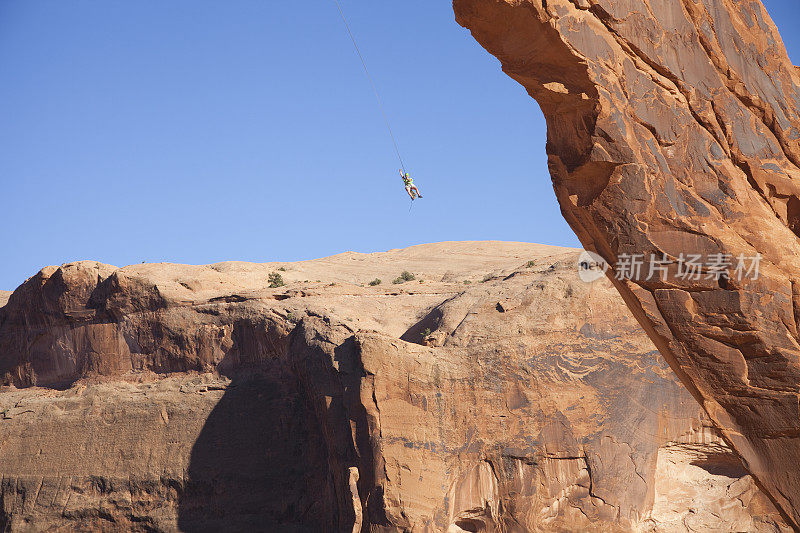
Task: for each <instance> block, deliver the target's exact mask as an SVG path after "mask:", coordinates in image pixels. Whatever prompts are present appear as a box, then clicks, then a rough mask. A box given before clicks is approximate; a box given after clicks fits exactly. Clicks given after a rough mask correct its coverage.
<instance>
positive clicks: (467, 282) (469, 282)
mask: <svg viewBox="0 0 800 533" xmlns="http://www.w3.org/2000/svg"><path fill="white" fill-rule="evenodd" d="M464 285H472V282H471V281H470V280H468V279H465V280H464Z"/></svg>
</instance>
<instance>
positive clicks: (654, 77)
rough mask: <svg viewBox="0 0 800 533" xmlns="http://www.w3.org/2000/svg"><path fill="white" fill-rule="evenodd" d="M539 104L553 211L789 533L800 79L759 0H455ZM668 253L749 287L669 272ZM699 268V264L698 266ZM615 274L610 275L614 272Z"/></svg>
mask: <svg viewBox="0 0 800 533" xmlns="http://www.w3.org/2000/svg"><path fill="white" fill-rule="evenodd" d="M454 8H455V14H456V19H457V21H458V22H459V23H460V24H462V25H463V26H465V27H467V28H469V30H470V31H471V32H472V35H473V36H474V37H475V38H476V39H477V40H478V42H480V43H481V44H482V45H483V46H484V47H485V48H486V49H487V50H488V51H489V52H491V53H492V54H493V55H495V56H496V57H497V58H499V60H500V62H501V64H502V68H503V70H504V71H505V72H506V73H507V74H508V75H509V76H510V77H511V78H513V79H514V80H516V81H518V82H519V83H520V84H522V85H523V86H524V87H525V89H527V91H528V92H529V94H530V95H531V96H532V97H533V98H535V99H536V100H537V101H538V103H539V105H540V106H541V109H542V111H543V112H544V115H545V118H546V120H547V125H548V141H547V147H546V150H547V153H548V156H549V166H550V172H551V175H552V179H553V184H554V187H555V191H556V195H557V197H558V201H559V203H560V204H561V209H562V212H563V214H564V216H565V217H566V219H567V221H568V222H569V223H570V225H571V226H572V228H573V229H574V230H575V232H576V233H577V235H578V237H579V238H580V239H581V242H582V243H583V244H584V246H585V247H586V248H587V249H589V250H593V251H596V252H597V253H599V254H600V255H602V256H603V257H604V258H605V259H606V261H608V262H609V263H610V264H611V265H614V266H616V265H618V261H619V260H620V259H621V258H624V257H625V255H626V254H644V256H645V257H646V258H649V257H657V258H659V259H663V258H666V259H667V261H668V262H670V263H671V264H670V266H669V272H668V275H667V276H666V278H660V277H659V276H655V277H654V278H653V279H652V280H650V281H648V280H647V279H645V278H646V277H645V276H639V277H638V279H624V280H620V281H615V284H616V286H617V288H618V289H619V291H620V293H621V294H622V296H623V298H624V299H625V301H626V303H627V304H628V307H629V308H630V309H631V310H632V311H633V313H634V315H635V316H636V318H637V319H638V320H639V322H640V323H641V324H642V325H643V326H644V328H645V330H646V331H647V333H648V334H649V336H650V338H651V339H652V340H653V342H654V343H655V345H656V346H657V347H658V348H659V350H660V351H661V353H662V354H663V355H664V357H665V359H666V360H667V361H668V363H669V365H670V366H671V367H672V369H673V370H674V371H675V373H676V374H677V375H678V376H679V378H680V380H681V381H682V382H683V383H684V384H685V385H686V387H687V389H688V390H689V391H690V392H691V393H692V394H693V395H694V397H695V398H697V400H698V401H699V402H701V404H702V406H703V408H704V409H705V411H706V412H707V413H708V415H709V416H710V418H711V420H712V421H713V423H714V425H715V426H716V427H717V428H718V429H719V430H720V431H721V433H722V435H723V438H724V440H725V441H726V442H727V443H728V444H729V445H731V446H732V447H733V449H735V450H736V452H737V453H738V455H739V456H740V457H741V458H742V460H743V461H744V464H745V465H746V467H747V469H748V470H749V471H750V472H751V473H752V474H753V475H754V476H755V477H756V478H757V479H758V481H759V482H760V484H761V485H762V486H763V487H764V488H765V489H766V491H767V492H768V493H769V495H770V496H771V498H772V499H773V500H774V501H775V502H776V503H777V504H778V505H779V506H780V508H781V509H782V510H783V511H784V512H785V513H786V515H787V516H788V517H789V519H790V520H791V522H792V524H793V525H794V527H796V528H797V527H798V526H799V525H800V461H798V460H797V458H798V457H800V408H799V407H798V386H799V384H800V367H798V356H800V346H799V345H798V336H799V333H798V332H799V330H800V326H799V325H798V324H799V322H798V319H800V262H799V261H798V257H800V241H798V235H799V234H800V170H799V169H798V164H800V119H799V118H798V108H799V107H800V71H799V70H798V69H797V68H795V67H794V66H793V65H792V63H791V62H790V61H789V58H788V57H787V54H786V50H785V47H784V45H783V43H782V41H781V38H780V35H779V34H778V31H777V30H776V28H775V25H774V24H773V22H772V20H771V19H770V17H769V15H768V14H767V12H766V10H765V9H764V6H763V5H762V4H761V2H760V1H758V0H747V1H743V0H658V1H654V0H653V1H646V0H455V1H454ZM681 254H687V256H688V254H700V255H702V256H703V258H704V259H705V258H708V257H713V256H714V254H723V257H724V256H726V255H728V256H730V258H738V257H739V256H740V254H741V255H743V256H744V257H755V256H756V255H757V254H760V255H761V257H762V261H761V264H760V276H759V277H758V279H753V278H754V276H744V277H743V279H739V276H738V275H736V274H735V267H733V266H732V267H731V268H724V269H723V270H725V271H726V272H725V275H723V276H713V275H712V276H710V278H709V274H713V271H709V269H706V270H705V271H704V272H703V273H702V276H701V279H692V277H689V278H684V279H681V278H679V277H678V276H677V275H676V274H677V273H678V268H679V260H680V258H681ZM711 262H712V263H713V260H712V261H711ZM610 274H611V276H612V277H614V276H615V275H618V274H621V272H620V271H617V272H616V273H615V271H614V270H613V269H612V270H611V271H610Z"/></svg>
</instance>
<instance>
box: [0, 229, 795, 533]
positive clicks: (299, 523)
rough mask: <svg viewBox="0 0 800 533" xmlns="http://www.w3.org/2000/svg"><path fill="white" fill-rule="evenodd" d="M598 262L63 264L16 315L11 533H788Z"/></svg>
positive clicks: (405, 254) (4, 393)
mask: <svg viewBox="0 0 800 533" xmlns="http://www.w3.org/2000/svg"><path fill="white" fill-rule="evenodd" d="M576 261H577V252H576V251H574V250H569V249H563V248H554V247H546V246H537V245H526V244H513V243H442V244H438V245H425V246H419V247H414V248H410V249H407V250H396V251H392V252H387V253H384V254H371V255H364V254H352V253H348V254H342V255H340V256H335V257H332V258H327V259H322V260H317V261H309V262H304V263H286V264H266V265H254V264H247V263H223V264H218V265H211V266H206V267H192V266H183V265H168V264H161V265H135V266H130V267H125V268H121V269H117V268H115V267H111V266H108V265H102V264H98V263H93V262H82V263H74V264H70V265H65V266H63V267H58V268H57V267H49V268H46V269H44V270H42V271H41V272H40V273H39V274H37V275H36V276H34V277H32V278H31V279H30V280H28V281H27V282H26V283H25V284H23V285H22V286H21V287H20V288H19V289H18V290H17V291H15V293H14V294H13V296H12V297H11V299H10V300H9V302H8V304H7V305H6V306H5V307H3V308H2V309H0V369H1V370H0V372H1V373H2V375H3V376H4V377H3V381H4V383H5V386H4V387H3V388H2V390H0V413H2V416H1V417H0V476H2V477H1V479H2V481H0V529H2V530H7V529H9V530H12V531H42V530H48V531H75V530H81V531H85V530H103V531H108V530H118V531H128V530H131V531H176V530H181V531H314V532H318V531H359V530H361V531H373V532H380V531H385V532H399V531H415V532H422V531H442V532H448V533H457V532H461V531H470V532H476V531H484V532H495V531H498V532H499V531H519V532H522V531H565V530H566V531H576V530H580V531H764V532H774V531H788V530H789V528H788V527H787V526H786V524H785V522H784V521H783V519H782V518H781V516H780V515H779V514H778V512H777V511H776V509H775V507H774V506H773V505H772V503H771V502H770V500H768V499H767V498H766V497H765V495H764V494H763V492H761V491H760V490H759V488H758V487H757V486H756V484H755V482H754V480H753V478H752V477H751V476H750V475H749V474H748V473H747V472H746V470H745V469H744V467H743V465H742V463H741V462H740V461H739V459H738V458H737V456H736V455H735V454H734V453H733V452H732V451H731V449H730V448H728V447H727V446H726V444H725V443H724V442H723V441H722V440H721V438H720V437H719V435H718V434H717V432H716V430H714V429H713V428H712V427H711V426H710V422H709V421H708V420H707V418H706V417H705V415H704V414H703V412H702V410H701V409H700V407H699V405H698V404H697V402H696V401H695V400H694V399H693V398H692V397H691V395H690V394H689V393H688V392H686V390H685V388H684V387H683V386H682V385H681V384H680V382H679V381H678V380H677V379H676V378H675V377H674V374H673V372H672V371H671V370H670V369H669V367H668V366H667V365H666V364H665V363H664V362H662V359H661V357H660V356H659V354H658V352H657V351H656V350H655V347H654V346H653V345H652V343H651V342H650V341H649V339H648V338H647V337H646V335H645V334H644V333H642V332H641V330H640V327H639V325H638V324H637V323H636V321H635V320H634V318H633V317H632V316H631V314H630V313H629V312H628V310H627V309H626V308H625V305H624V304H623V302H622V301H621V300H620V299H619V296H618V295H617V294H616V292H615V291H614V289H613V287H612V285H611V284H610V283H609V282H608V281H607V280H606V279H605V278H603V279H601V280H599V281H597V282H595V283H590V284H587V283H583V282H581V281H579V280H578V277H577V275H576V272H577V271H576ZM279 269H282V270H279ZM403 270H409V271H411V272H413V273H414V274H416V277H417V279H416V280H414V281H410V282H407V283H402V284H392V283H391V280H392V279H393V278H395V277H397V276H398V274H400V273H401V272H402V271H403ZM271 273H278V274H280V275H281V276H282V277H283V280H284V281H285V282H286V285H285V286H281V287H275V288H267V284H268V279H269V274H271ZM375 278H381V279H383V280H384V281H383V283H382V284H380V285H377V286H369V285H368V282H369V281H371V280H373V279H375Z"/></svg>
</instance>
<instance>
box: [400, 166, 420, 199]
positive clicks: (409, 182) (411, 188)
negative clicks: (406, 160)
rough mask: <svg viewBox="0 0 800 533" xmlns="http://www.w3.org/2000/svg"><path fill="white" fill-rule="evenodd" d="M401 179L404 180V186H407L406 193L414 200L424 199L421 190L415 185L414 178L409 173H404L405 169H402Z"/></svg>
mask: <svg viewBox="0 0 800 533" xmlns="http://www.w3.org/2000/svg"><path fill="white" fill-rule="evenodd" d="M400 177H401V178H403V184H404V185H405V186H406V192H407V193H408V195H409V196H410V197H411V199H412V200H415V199H417V198H422V195H421V194H420V193H419V189H417V186H416V185H414V178H412V177H411V175H409V174H408V172H403V169H400ZM415 195H416V196H415Z"/></svg>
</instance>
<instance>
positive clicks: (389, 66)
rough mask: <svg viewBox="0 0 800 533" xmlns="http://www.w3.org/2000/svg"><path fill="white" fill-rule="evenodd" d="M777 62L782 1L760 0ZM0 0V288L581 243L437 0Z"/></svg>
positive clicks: (539, 129)
mask: <svg viewBox="0 0 800 533" xmlns="http://www.w3.org/2000/svg"><path fill="white" fill-rule="evenodd" d="M766 4H767V7H768V8H769V9H770V12H771V13H772V15H773V17H774V18H775V19H776V22H777V23H778V25H779V27H781V29H782V30H783V36H784V40H785V41H786V44H787V46H788V47H789V51H790V55H791V56H792V57H793V58H794V59H795V63H798V62H800V34H798V33H797V32H796V30H795V26H796V24H797V22H798V21H800V2H797V1H796V0H768V1H767V2H766ZM342 5H343V7H344V9H345V11H346V13H347V15H348V17H349V19H350V23H351V26H352V28H353V31H354V32H355V34H356V37H357V39H358V40H359V45H360V46H361V48H362V51H363V52H364V55H365V57H366V60H367V62H368V64H369V67H370V70H371V72H372V75H373V77H374V79H375V82H376V84H377V85H378V87H379V90H380V91H381V95H382V97H383V100H384V104H385V107H386V111H387V113H388V115H389V118H390V120H391V122H392V126H393V128H394V130H395V134H396V136H397V138H398V142H399V144H400V149H401V152H402V154H403V157H404V159H405V161H406V165H407V167H408V168H409V170H410V171H411V172H412V173H413V175H414V176H415V181H416V182H417V183H418V185H419V186H420V187H421V189H422V191H423V194H424V195H425V198H424V199H423V200H421V201H419V202H416V203H415V204H414V208H413V210H412V211H411V212H409V200H408V198H407V197H406V196H405V193H404V191H403V189H402V185H401V183H400V180H399V179H398V177H397V176H396V173H397V168H398V167H399V164H398V162H397V159H396V156H395V155H394V150H393V148H392V144H391V141H390V139H389V138H388V135H387V133H386V130H385V127H384V124H383V122H382V118H381V116H380V114H379V112H378V109H377V106H376V103H375V99H374V96H373V94H372V92H371V88H370V87H369V84H368V83H367V81H366V79H365V77H364V74H363V72H362V70H361V66H360V63H359V62H358V59H357V57H356V56H355V54H354V52H353V48H352V45H351V43H350V41H349V40H348V37H347V34H346V33H345V30H344V28H343V26H342V23H341V20H340V19H339V18H338V12H337V11H336V7H335V4H334V3H333V2H332V1H330V0H320V1H319V2H316V3H314V5H310V4H308V3H305V4H302V5H301V4H297V3H296V2H295V3H292V2H264V1H263V0H236V1H232V2H218V1H211V0H170V1H169V2H162V1H156V0H139V1H136V2H132V1H130V0H102V1H101V0H71V1H69V2H65V1H63V0H0V76H2V79H3V83H2V84H0V117H2V119H0V146H2V150H1V151H0V190H2V196H1V197H2V199H3V204H2V208H0V225H2V228H3V231H2V234H1V235H2V242H0V250H2V251H0V289H7V290H10V289H13V288H15V287H16V286H17V285H18V284H19V283H21V282H22V281H24V280H25V278H27V277H29V276H31V275H33V274H34V273H35V272H36V271H38V270H39V269H40V268H41V267H43V266H46V265H50V264H60V263H64V262H68V261H73V260H79V259H95V260H99V261H103V262H106V263H111V264H114V265H119V266H122V265H126V264H131V263H139V262H142V261H148V262H161V261H169V262H180V263H197V264H203V263H213V262H217V261H223V260H231V259H236V260H246V261H272V260H298V259H309V258H314V257H321V256H325V255H330V254H334V253H339V252H342V251H346V250H356V251H362V252H371V251H380V250H386V249H389V248H398V247H404V246H409V245H412V244H418V243H423V242H435V241H442V240H482V239H500V240H519V241H529V242H541V243H548V244H559V245H568V246H577V245H578V241H577V239H576V238H575V237H574V236H573V235H572V233H571V231H570V230H569V228H568V226H567V225H566V223H565V222H564V221H563V220H562V218H561V216H560V213H559V210H558V207H557V204H556V201H555V198H554V195H553V192H552V188H551V186H550V179H549V176H548V173H547V168H546V160H545V156H544V143H545V131H544V122H543V119H542V117H541V114H540V112H539V109H538V107H537V105H536V104H535V102H533V100H531V99H530V98H529V97H528V96H527V95H526V94H525V92H524V91H523V89H522V88H521V87H519V86H518V85H517V84H516V83H514V82H513V81H512V80H511V79H510V78H508V77H506V76H505V75H504V74H502V72H501V71H500V69H499V66H498V62H497V60H496V59H494V58H492V57H491V56H489V55H488V54H487V53H486V52H485V51H484V50H483V49H482V48H480V47H479V46H478V45H477V43H475V41H474V40H473V39H472V38H471V37H470V36H469V33H468V32H467V31H466V30H464V29H463V28H460V27H459V26H458V25H457V24H456V23H455V22H454V20H453V14H452V8H451V5H450V2H449V1H447V0H444V1H435V2H431V1H430V0H406V1H404V2H376V1H366V0H342Z"/></svg>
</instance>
